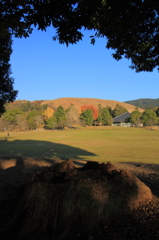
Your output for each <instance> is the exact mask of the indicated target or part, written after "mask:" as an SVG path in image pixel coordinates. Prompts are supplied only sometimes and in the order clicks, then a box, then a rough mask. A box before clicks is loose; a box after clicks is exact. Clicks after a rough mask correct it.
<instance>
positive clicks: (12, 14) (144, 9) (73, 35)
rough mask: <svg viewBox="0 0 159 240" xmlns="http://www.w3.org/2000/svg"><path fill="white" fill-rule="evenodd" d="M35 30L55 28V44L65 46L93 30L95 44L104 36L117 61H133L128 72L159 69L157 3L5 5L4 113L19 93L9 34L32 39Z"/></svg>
mask: <svg viewBox="0 0 159 240" xmlns="http://www.w3.org/2000/svg"><path fill="white" fill-rule="evenodd" d="M32 26H35V27H37V28H38V29H39V30H42V31H46V29H47V28H48V27H49V26H52V27H53V28H54V29H55V30H56V34H55V36H53V40H58V41H59V43H61V44H66V45H69V44H74V43H77V42H78V41H80V40H82V38H83V29H87V30H93V31H94V33H93V35H92V36H90V38H91V43H92V44H94V43H95V41H96V39H97V38H99V37H102V38H103V37H104V38H105V39H106V44H105V45H106V48H108V49H109V48H111V49H113V50H114V53H113V54H112V56H113V57H114V58H115V59H116V60H120V59H122V58H123V57H125V58H127V59H130V60H131V63H132V64H131V66H130V67H131V68H132V69H135V70H136V71H137V72H140V71H153V69H154V68H156V67H157V68H158V69H159V28H158V26H159V1H151V0H102V1H99V0H89V1H88V0H80V1H79V0H78V1H77V0H69V1H68V0H65V1H59V0H48V1H45V0H35V1H32V0H27V1H26V0H23V1H20V0H17V1H15V0H13V1H8V0H1V1H0V47H2V46H3V47H4V49H8V52H7V51H4V49H2V51H0V52H1V55H0V61H3V57H6V56H7V61H6V62H5V66H3V71H5V72H3V71H2V76H1V79H0V81H1V96H0V98H1V99H0V100H1V101H0V106H1V109H2V107H3V105H4V102H6V101H13V100H14V99H15V96H16V94H17V92H16V91H14V90H13V79H12V78H11V77H10V65H9V57H10V54H11V35H14V36H16V37H28V36H29V35H30V34H31V32H32ZM3 82H5V83H6V85H5V86H4V85H3ZM6 93H7V94H6ZM3 110H4V109H3ZM1 111H2V110H1Z"/></svg>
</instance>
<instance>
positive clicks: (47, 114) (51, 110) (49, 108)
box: [43, 107, 55, 120]
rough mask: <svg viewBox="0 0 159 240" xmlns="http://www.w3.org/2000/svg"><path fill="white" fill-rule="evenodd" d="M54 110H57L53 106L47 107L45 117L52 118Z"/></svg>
mask: <svg viewBox="0 0 159 240" xmlns="http://www.w3.org/2000/svg"><path fill="white" fill-rule="evenodd" d="M54 112H55V111H54V110H53V109H52V108H51V107H47V108H46V109H45V111H44V112H43V115H44V119H45V120H47V119H49V118H51V117H52V116H53V114H54Z"/></svg>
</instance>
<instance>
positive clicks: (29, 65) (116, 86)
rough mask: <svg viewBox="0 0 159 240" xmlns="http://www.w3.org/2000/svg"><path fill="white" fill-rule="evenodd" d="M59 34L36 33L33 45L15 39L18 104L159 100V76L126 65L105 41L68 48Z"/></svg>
mask: <svg viewBox="0 0 159 240" xmlns="http://www.w3.org/2000/svg"><path fill="white" fill-rule="evenodd" d="M54 35H55V31H54V29H53V28H49V29H48V30H47V32H41V31H37V30H34V31H33V33H32V34H31V36H30V37H29V38H27V39H25V38H22V39H17V38H14V39H13V53H12V56H11V65H12V72H13V74H12V75H13V77H14V80H15V84H14V88H15V89H16V90H18V91H19V93H18V96H17V100H18V99H21V100H29V101H33V100H52V99H57V98H62V97H78V98H99V99H107V100H117V101H121V102H123V101H127V100H134V99H139V98H159V94H158V89H159V73H158V72H157V70H154V71H153V72H151V73H148V72H141V73H136V72H135V71H134V70H131V69H130V68H129V67H128V66H129V65H130V64H131V63H130V62H129V61H128V60H126V59H123V60H121V61H118V62H117V61H116V60H115V59H113V57H112V56H111V54H112V52H113V51H112V50H107V49H106V48H105V44H106V41H105V39H97V41H96V44H95V45H94V46H93V45H91V44H90V38H89V36H90V35H91V33H90V32H89V31H86V32H85V37H84V39H83V40H82V41H80V42H79V43H77V44H75V45H70V46H68V47H66V46H65V45H61V44H59V43H58V41H53V40H52V36H54Z"/></svg>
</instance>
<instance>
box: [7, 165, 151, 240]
mask: <svg viewBox="0 0 159 240" xmlns="http://www.w3.org/2000/svg"><path fill="white" fill-rule="evenodd" d="M151 199H152V194H151V190H150V189H149V188H148V187H147V186H146V185H145V184H144V183H142V182H141V181H140V180H139V179H138V178H137V177H136V176H135V175H134V174H133V173H131V172H129V171H125V170H121V171H119V170H117V169H116V168H115V167H114V166H113V165H112V164H111V163H107V164H99V163H97V162H88V163H87V164H86V165H85V166H84V167H82V168H78V169H76V168H75V167H74V165H73V162H72V161H63V162H62V163H60V164H56V165H54V166H51V167H50V168H48V169H47V171H45V172H41V173H36V174H35V176H34V177H33V179H32V180H31V182H29V183H28V184H26V185H25V186H24V187H23V188H22V190H21V192H20V193H19V195H18V198H17V202H16V205H15V211H14V215H13V218H12V220H11V222H10V226H9V227H10V228H11V231H12V239H23V240H25V239H30V240H31V239H32V240H33V239H34V240H36V239H38V240H39V239H42V240H43V239H46V240H47V239H48V240H54V239H55V240H64V239H65V240H66V239H69V240H71V239H78V238H80V234H81V233H88V235H89V233H91V232H93V231H94V230H95V229H98V227H99V226H100V225H104V224H106V223H107V222H109V221H111V220H113V219H115V218H116V217H118V218H119V217H120V216H123V215H127V214H129V213H130V212H131V211H132V210H135V209H137V208H138V207H139V206H142V205H143V204H144V203H145V202H146V201H147V200H151ZM75 236H76V238H75Z"/></svg>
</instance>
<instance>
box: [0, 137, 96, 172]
mask: <svg viewBox="0 0 159 240" xmlns="http://www.w3.org/2000/svg"><path fill="white" fill-rule="evenodd" d="M87 156H96V155H95V154H94V153H92V152H89V151H86V150H84V149H81V148H77V147H71V146H69V145H65V144H60V143H53V142H49V141H37V140H14V141H1V150H0V158H2V159H3V164H2V161H1V165H0V168H3V169H4V168H7V161H8V167H9V164H10V165H11V166H14V167H15V166H17V167H18V166H19V167H23V166H24V165H25V166H27V165H29V159H28V160H24V158H33V159H34V160H32V165H39V163H38V162H39V159H43V161H42V160H41V164H42V165H43V166H49V165H50V164H54V163H55V162H56V161H57V160H60V159H61V160H68V159H75V160H76V164H78V160H83V159H84V160H87ZM11 159H14V160H12V161H11ZM36 159H37V160H36ZM54 159H56V160H54ZM4 161H5V164H6V166H4V167H3V166H2V165H4ZM9 161H10V163H9ZM30 162H31V160H30Z"/></svg>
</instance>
